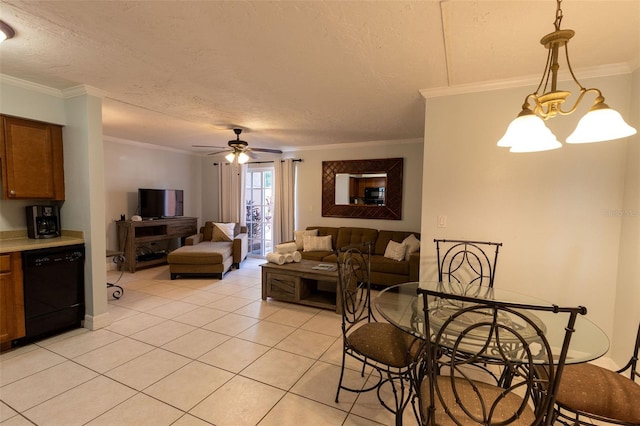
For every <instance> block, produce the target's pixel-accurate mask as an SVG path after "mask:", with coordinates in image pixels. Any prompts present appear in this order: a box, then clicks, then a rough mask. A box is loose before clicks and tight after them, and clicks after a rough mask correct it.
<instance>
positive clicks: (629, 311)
mask: <svg viewBox="0 0 640 426" xmlns="http://www.w3.org/2000/svg"><path fill="white" fill-rule="evenodd" d="M630 92H631V94H632V95H631V114H629V116H628V117H629V120H628V121H629V124H631V125H632V126H634V127H635V128H636V129H638V130H640V70H636V71H635V73H634V74H633V80H632V87H631V90H630ZM619 215H620V218H621V221H622V231H621V239H620V263H619V270H618V282H617V288H616V299H615V306H614V322H613V336H612V340H613V341H615V342H616V343H617V344H616V345H614V346H613V347H612V351H611V352H612V353H611V357H612V358H613V359H614V360H615V361H616V362H617V364H618V365H619V366H622V365H624V363H625V362H626V361H627V360H628V359H629V357H630V356H631V352H632V350H633V347H632V346H633V342H634V339H635V336H636V332H637V326H638V323H639V322H640V137H639V136H637V135H636V136H635V138H634V139H633V141H631V140H630V141H629V142H628V143H627V163H626V168H625V186H624V199H623V203H622V208H621V210H620V211H619Z"/></svg>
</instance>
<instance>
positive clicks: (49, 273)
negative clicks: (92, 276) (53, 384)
mask: <svg viewBox="0 0 640 426" xmlns="http://www.w3.org/2000/svg"><path fill="white" fill-rule="evenodd" d="M84 254H85V251H84V244H77V245H70V246H60V247H53V248H45V249H38V250H28V251H23V252H22V270H23V274H24V310H25V325H26V332H27V333H26V338H25V339H26V340H27V341H31V340H34V339H35V338H39V337H44V336H46V335H50V334H54V333H56V332H59V331H63V330H66V329H69V328H76V327H80V325H81V321H82V319H83V318H84V257H85V256H84Z"/></svg>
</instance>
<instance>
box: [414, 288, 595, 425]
mask: <svg viewBox="0 0 640 426" xmlns="http://www.w3.org/2000/svg"><path fill="white" fill-rule="evenodd" d="M418 292H419V294H421V296H422V299H423V306H424V308H423V311H424V312H423V313H424V324H425V329H426V330H431V336H430V338H429V341H430V342H431V344H430V345H428V350H426V351H425V357H424V362H423V365H422V367H421V369H420V370H421V373H420V374H421V376H420V381H421V382H424V380H427V381H428V386H427V387H424V386H423V387H422V392H421V393H422V396H421V398H420V401H421V404H422V406H421V412H422V413H423V415H424V417H426V419H425V420H426V424H436V422H437V423H438V424H445V423H448V422H451V421H453V422H455V423H456V424H467V423H469V422H470V423H477V424H483V425H493V424H495V425H498V424H511V423H520V422H523V421H524V422H530V423H528V424H551V421H552V418H553V415H552V413H553V405H554V402H555V395H556V393H557V390H558V386H559V381H560V377H561V374H562V370H563V368H564V363H565V360H566V357H567V352H568V349H569V342H570V340H571V336H572V334H573V331H574V325H575V321H576V318H577V315H579V314H585V313H586V309H585V308H583V307H558V306H553V305H546V306H545V305H540V306H538V305H522V304H517V303H507V302H500V301H496V300H491V299H483V298H478V297H470V296H466V295H452V294H448V293H443V292H439V291H433V290H426V289H419V290H418ZM556 315H558V316H562V318H560V317H555V316H556ZM550 316H554V318H557V319H559V320H560V321H557V322H550V321H548V319H549V318H550ZM551 323H554V324H558V325H559V326H561V327H562V330H560V328H559V329H558V330H553V333H555V334H557V333H562V332H564V339H563V344H562V347H561V348H558V347H552V346H551V344H550V342H549V340H548V339H547V335H548V332H549V330H547V325H546V324H551ZM487 368H489V369H491V368H493V369H495V370H496V371H498V370H499V371H501V377H502V379H501V382H500V383H499V384H495V383H489V382H487V381H485V380H483V379H482V378H480V377H479V376H478V375H477V372H478V371H480V370H479V369H482V370H486V369H487ZM424 383H427V382H424ZM531 407H534V408H533V410H531Z"/></svg>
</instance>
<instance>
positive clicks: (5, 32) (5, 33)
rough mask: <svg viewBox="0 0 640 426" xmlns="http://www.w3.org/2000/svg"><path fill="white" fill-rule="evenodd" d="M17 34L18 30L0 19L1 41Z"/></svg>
mask: <svg viewBox="0 0 640 426" xmlns="http://www.w3.org/2000/svg"><path fill="white" fill-rule="evenodd" d="M14 35H16V32H15V31H14V30H13V28H11V27H10V26H9V25H7V24H6V23H4V22H3V21H0V43H2V42H3V41H5V40H7V39H10V38H12V37H13V36H14Z"/></svg>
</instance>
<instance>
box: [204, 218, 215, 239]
mask: <svg viewBox="0 0 640 426" xmlns="http://www.w3.org/2000/svg"><path fill="white" fill-rule="evenodd" d="M212 237H213V222H205V223H204V227H203V228H202V240H203V241H211V238H212Z"/></svg>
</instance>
